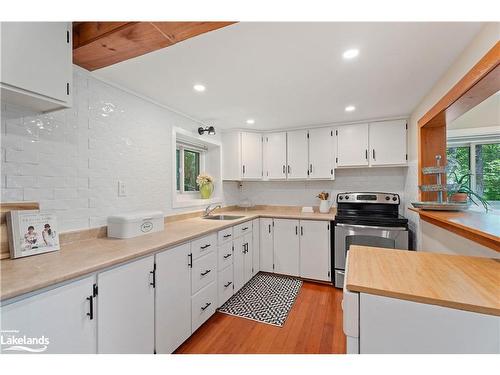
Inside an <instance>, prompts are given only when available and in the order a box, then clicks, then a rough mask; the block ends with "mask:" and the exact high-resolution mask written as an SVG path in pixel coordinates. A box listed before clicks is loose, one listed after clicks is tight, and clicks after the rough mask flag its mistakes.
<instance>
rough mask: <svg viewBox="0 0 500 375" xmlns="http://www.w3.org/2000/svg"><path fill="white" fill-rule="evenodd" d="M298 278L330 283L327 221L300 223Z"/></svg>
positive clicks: (328, 226)
mask: <svg viewBox="0 0 500 375" xmlns="http://www.w3.org/2000/svg"><path fill="white" fill-rule="evenodd" d="M300 277H304V278H306V279H313V280H322V281H330V222H329V221H312V220H301V221H300Z"/></svg>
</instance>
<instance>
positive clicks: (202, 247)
mask: <svg viewBox="0 0 500 375" xmlns="http://www.w3.org/2000/svg"><path fill="white" fill-rule="evenodd" d="M207 247H210V244H209V243H208V244H206V245H205V246H200V249H202V250H205V249H206V248H207Z"/></svg>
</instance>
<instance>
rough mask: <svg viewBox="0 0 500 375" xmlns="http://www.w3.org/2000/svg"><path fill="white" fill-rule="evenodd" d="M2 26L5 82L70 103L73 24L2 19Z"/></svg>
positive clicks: (2, 74)
mask: <svg viewBox="0 0 500 375" xmlns="http://www.w3.org/2000/svg"><path fill="white" fill-rule="evenodd" d="M1 27H2V33H1V36H2V40H1V45H2V61H1V64H0V65H1V67H2V68H1V69H2V71H1V77H2V83H5V84H7V85H9V86H12V87H14V88H17V89H22V90H26V91H27V92H29V93H34V94H38V95H41V96H44V97H47V98H50V99H54V100H57V101H60V102H62V103H69V102H71V95H70V94H71V93H70V92H69V91H68V87H69V86H68V85H70V84H71V82H72V80H71V78H72V69H73V67H72V45H71V35H72V33H71V24H70V23H68V22H3V23H2V25H1ZM68 33H69V34H68ZM69 89H72V88H71V87H69Z"/></svg>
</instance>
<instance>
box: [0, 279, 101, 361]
mask: <svg viewBox="0 0 500 375" xmlns="http://www.w3.org/2000/svg"><path fill="white" fill-rule="evenodd" d="M93 284H94V276H91V277H86V278H84V279H81V280H78V281H74V282H71V283H69V284H66V285H63V286H60V287H57V288H54V289H51V290H49V291H46V292H42V293H40V294H36V295H34V296H31V297H28V298H25V299H22V300H20V301H17V302H14V303H11V304H7V305H3V306H2V307H1V309H0V310H1V322H2V324H1V327H2V330H3V333H2V337H3V339H4V341H5V340H7V338H8V337H10V336H12V337H22V336H24V335H26V336H27V337H37V338H38V337H41V336H45V337H46V338H47V339H48V340H49V342H48V343H47V345H46V349H44V348H45V345H26V346H28V347H30V348H33V349H41V350H40V352H43V353H75V354H79V353H84V354H86V353H87V354H90V353H96V314H95V299H93V300H92V303H93V305H94V311H93V316H92V317H91V316H89V315H87V314H89V313H90V300H89V299H90V298H93V296H92V286H93ZM7 331H18V333H16V332H13V333H10V332H7ZM7 349H8V345H2V352H3V353H26V351H22V350H21V351H17V350H14V351H9V350H7Z"/></svg>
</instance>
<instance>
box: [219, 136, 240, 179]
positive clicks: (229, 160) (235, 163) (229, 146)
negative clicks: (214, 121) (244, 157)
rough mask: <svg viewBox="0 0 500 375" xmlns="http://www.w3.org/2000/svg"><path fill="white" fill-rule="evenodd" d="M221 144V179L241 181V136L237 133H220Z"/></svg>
mask: <svg viewBox="0 0 500 375" xmlns="http://www.w3.org/2000/svg"><path fill="white" fill-rule="evenodd" d="M221 143H222V147H221V159H222V179H223V180H227V181H239V180H241V175H242V168H241V134H240V133H239V132H229V133H222V135H221Z"/></svg>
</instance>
